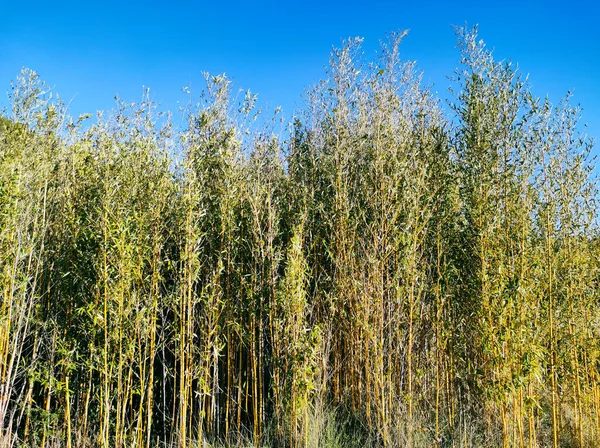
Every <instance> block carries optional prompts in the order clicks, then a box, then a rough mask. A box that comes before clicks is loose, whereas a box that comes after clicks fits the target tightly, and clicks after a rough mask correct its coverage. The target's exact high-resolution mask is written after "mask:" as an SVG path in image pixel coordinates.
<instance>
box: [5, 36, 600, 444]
mask: <svg viewBox="0 0 600 448" xmlns="http://www.w3.org/2000/svg"><path fill="white" fill-rule="evenodd" d="M457 35H458V42H459V45H458V47H459V50H460V56H461V59H460V68H459V69H458V70H457V71H456V74H455V77H454V80H453V85H454V100H453V103H452V111H451V112H450V111H446V110H445V109H444V107H442V105H441V104H440V100H439V99H438V98H436V97H435V96H434V95H433V94H432V93H431V92H430V91H429V90H428V88H426V87H424V86H422V85H421V83H420V76H419V73H418V72H417V71H416V69H415V65H414V64H413V63H407V62H402V61H401V60H400V59H399V45H400V41H401V40H402V37H403V36H404V34H403V33H401V34H394V35H391V36H390V38H389V40H388V41H387V42H386V43H385V44H383V45H382V51H381V53H380V56H379V58H378V59H376V60H375V61H373V62H372V63H367V62H365V61H364V60H363V58H362V55H361V52H360V40H351V41H349V42H347V43H346V44H345V45H344V46H343V48H341V49H339V50H335V51H334V52H333V53H332V55H331V64H330V69H329V71H328V73H327V80H326V81H323V82H321V83H320V84H318V85H317V86H316V87H314V88H313V89H311V90H310V91H308V92H307V94H306V104H307V105H306V108H305V110H304V112H302V113H301V114H299V116H298V118H296V119H295V120H294V122H293V123H292V124H291V127H290V129H291V131H290V137H289V138H285V139H284V138H283V137H280V136H278V134H277V133H276V132H274V131H275V130H276V129H277V126H279V125H278V124H277V116H275V118H274V119H273V120H271V121H270V120H268V119H265V118H264V117H262V116H260V115H259V114H258V110H257V108H256V107H255V102H256V97H255V96H253V95H252V94H250V93H248V94H247V95H246V96H245V98H243V99H242V100H241V101H238V100H237V99H236V98H237V96H236V95H234V94H232V91H231V85H230V82H229V81H228V80H227V79H226V78H224V77H222V76H217V77H212V76H207V77H206V89H205V91H204V92H203V93H202V94H201V95H200V97H198V98H196V97H194V96H193V95H190V102H189V105H188V106H187V107H186V108H185V110H183V117H184V122H185V124H184V125H182V126H175V125H173V124H172V120H171V119H170V117H169V116H163V115H161V114H159V113H157V112H156V110H157V109H156V107H155V105H154V104H153V103H152V102H151V101H150V99H149V97H148V96H146V97H144V99H143V100H142V102H141V103H139V104H133V105H131V104H125V103H123V102H122V101H118V102H117V108H116V110H115V111H114V112H113V113H111V114H109V115H102V114H99V115H98V119H97V121H96V123H95V124H89V125H88V124H86V123H87V121H86V120H87V118H88V117H85V116H82V117H80V119H79V120H77V121H73V120H72V119H71V118H69V116H68V115H67V113H66V110H65V107H64V105H63V104H62V103H61V102H60V101H59V100H57V99H56V98H53V97H52V96H51V95H50V92H49V91H48V89H47V88H46V87H45V85H44V84H43V82H41V81H40V80H39V79H38V77H37V75H36V74H35V73H34V72H32V71H29V70H24V71H23V72H22V73H21V75H20V77H19V78H18V80H17V81H16V82H15V84H14V85H13V88H12V90H11V94H10V97H11V106H12V111H10V112H8V113H7V114H6V117H5V118H3V119H2V121H1V123H0V297H1V302H0V431H1V433H0V445H1V446H3V447H4V446H6V447H8V446H15V447H17V446H31V447H46V446H48V447H58V446H60V447H68V448H71V447H85V446H100V447H155V446H163V447H175V446H177V447H183V448H186V447H199V446H204V444H210V445H212V444H217V445H220V444H237V443H248V444H250V445H251V444H256V445H262V446H281V447H304V446H310V447H330V446H331V447H333V446H340V447H346V446H361V447H364V446H383V447H399V446H415V447H421V446H427V447H429V446H437V447H449V446H457V447H458V446H464V447H466V446H527V447H537V446H578V447H590V446H600V300H599V297H600V286H599V285H598V282H599V280H600V275H599V274H600V246H599V241H600V240H599V239H598V222H597V219H596V216H597V210H596V198H597V192H596V189H595V183H594V179H593V172H592V165H591V157H590V149H591V143H590V142H589V141H587V140H585V138H584V137H583V136H582V135H581V134H580V133H579V129H580V127H579V125H578V124H577V121H578V116H579V110H578V109H577V108H573V107H572V106H570V105H569V102H568V98H567V99H566V100H564V101H562V102H561V103H560V104H559V105H552V104H551V103H550V102H549V101H548V100H540V99H538V98H536V97H535V96H533V95H532V93H531V91H530V87H529V85H528V83H527V80H526V79H524V78H523V77H522V76H521V75H520V74H519V72H518V71H517V70H515V69H514V68H513V67H512V66H511V65H510V64H507V63H504V62H496V61H494V59H493V57H492V55H491V53H490V52H489V51H488V50H486V48H485V47H484V45H483V43H481V42H479V41H478V40H477V37H476V34H475V32H473V31H467V30H464V29H462V30H458V33H457Z"/></svg>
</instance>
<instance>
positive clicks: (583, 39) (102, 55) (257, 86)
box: [0, 0, 600, 153]
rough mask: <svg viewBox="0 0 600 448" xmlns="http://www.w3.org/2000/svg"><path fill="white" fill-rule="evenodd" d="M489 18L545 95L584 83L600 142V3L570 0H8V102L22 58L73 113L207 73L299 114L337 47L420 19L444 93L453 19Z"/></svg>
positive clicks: (2, 40)
mask: <svg viewBox="0 0 600 448" xmlns="http://www.w3.org/2000/svg"><path fill="white" fill-rule="evenodd" d="M465 22H466V23H468V24H469V25H474V24H479V32H480V36H481V38H483V39H484V40H485V41H486V43H487V44H488V46H489V47H492V48H494V49H495V52H494V54H495V56H496V58H498V59H504V58H510V59H511V60H512V61H513V62H517V63H518V64H519V66H520V67H521V70H522V71H523V72H525V73H529V74H530V81H531V83H532V85H533V90H534V93H535V94H537V95H539V96H545V95H547V94H548V95H549V96H550V98H551V100H553V101H554V102H558V100H559V99H560V98H561V97H562V96H563V95H564V94H565V93H566V91H567V90H569V89H572V90H574V94H575V95H574V98H573V102H574V103H579V104H581V106H582V107H583V108H584V112H583V122H585V123H588V125H589V128H588V134H590V135H593V136H596V137H597V140H599V142H598V144H597V145H596V151H595V152H596V153H599V152H600V151H599V150H598V147H599V146H600V81H599V80H600V6H599V4H598V2H596V1H594V0H587V1H583V0H570V1H568V2H565V1H546V2H542V1H539V2H531V1H522V2H521V1H512V0H509V1H482V0H478V1H472V2H460V1H411V2H404V1H391V0H373V1H369V2H357V1H335V2H334V1H329V2H327V1H322V2H314V1H305V2H301V1H300V2H276V1H263V0H260V1H247V2H235V1H221V2H219V1H211V2H205V1H180V0H170V1H161V2H158V1H154V2H153V1H147V2H137V1H122V2H121V1H119V2H116V1H111V0H107V1H103V2H85V1H78V2H71V1H57V2H49V1H45V2H36V1H29V2H17V1H7V0H3V1H0V91H1V93H2V95H1V96H0V104H4V105H6V102H7V100H6V95H5V92H6V91H7V90H8V89H9V82H10V80H11V79H13V78H14V77H15V75H16V74H17V73H18V71H19V70H20V68H21V67H23V66H25V67H29V68H32V69H34V70H36V71H38V73H39V74H40V75H41V76H42V78H43V79H45V80H46V81H47V82H48V84H50V85H51V86H53V87H54V88H55V90H56V91H57V92H58V93H60V94H61V96H62V97H63V98H64V99H66V100H71V99H72V100H73V102H72V104H71V111H72V114H73V115H75V116H77V115H78V114H79V113H82V112H92V113H93V112H95V111H96V110H98V109H110V108H112V107H113V104H114V103H113V97H114V95H115V94H116V93H118V94H119V96H120V97H121V98H123V99H125V100H127V101H134V100H138V99H139V98H140V95H141V92H142V86H148V87H150V88H151V92H152V93H153V98H154V99H155V100H156V101H158V102H159V103H161V104H162V106H163V107H164V108H169V109H171V110H174V109H176V108H177V101H178V100H181V99H183V97H182V94H181V88H182V87H184V86H186V85H189V84H190V83H191V85H192V88H193V87H194V86H197V87H198V88H200V87H201V85H202V78H201V75H200V73H201V71H209V72H211V73H215V74H216V73H222V72H225V73H226V74H227V75H228V76H230V77H232V78H233V79H234V81H235V85H236V87H240V88H244V89H246V88H249V89H251V90H252V91H254V92H257V93H258V94H259V100H260V103H261V104H263V105H265V104H267V105H268V106H271V107H275V106H277V105H281V106H283V108H284V111H285V112H286V113H287V114H288V115H289V114H291V113H292V112H293V110H294V109H295V108H296V107H297V106H299V105H301V104H302V103H301V93H302V92H303V90H304V89H305V88H306V87H307V86H309V85H311V84H313V83H315V82H317V81H318V80H319V79H320V78H321V77H323V76H324V66H325V65H326V64H327V61H328V55H329V51H330V50H331V47H332V45H336V46H338V45H339V44H340V43H341V40H342V39H344V38H347V37H350V36H362V37H364V38H365V46H364V48H365V51H366V53H367V55H369V54H372V52H373V51H374V50H375V49H376V48H377V46H378V42H379V40H380V39H382V38H384V37H385V33H386V32H388V31H395V30H401V29H410V34H409V36H408V37H407V38H406V39H405V41H404V44H403V47H402V52H403V53H402V54H403V56H404V58H406V59H411V60H416V61H417V62H418V64H419V67H420V68H421V69H423V70H424V72H425V75H424V80H425V81H426V82H428V83H434V90H438V91H440V92H445V91H446V90H447V87H448V81H447V79H446V77H445V76H446V75H449V74H451V73H452V71H453V69H454V68H455V67H456V65H457V63H458V60H459V56H458V52H457V50H456V49H455V38H454V34H453V30H452V25H453V24H458V25H463V24H465Z"/></svg>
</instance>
